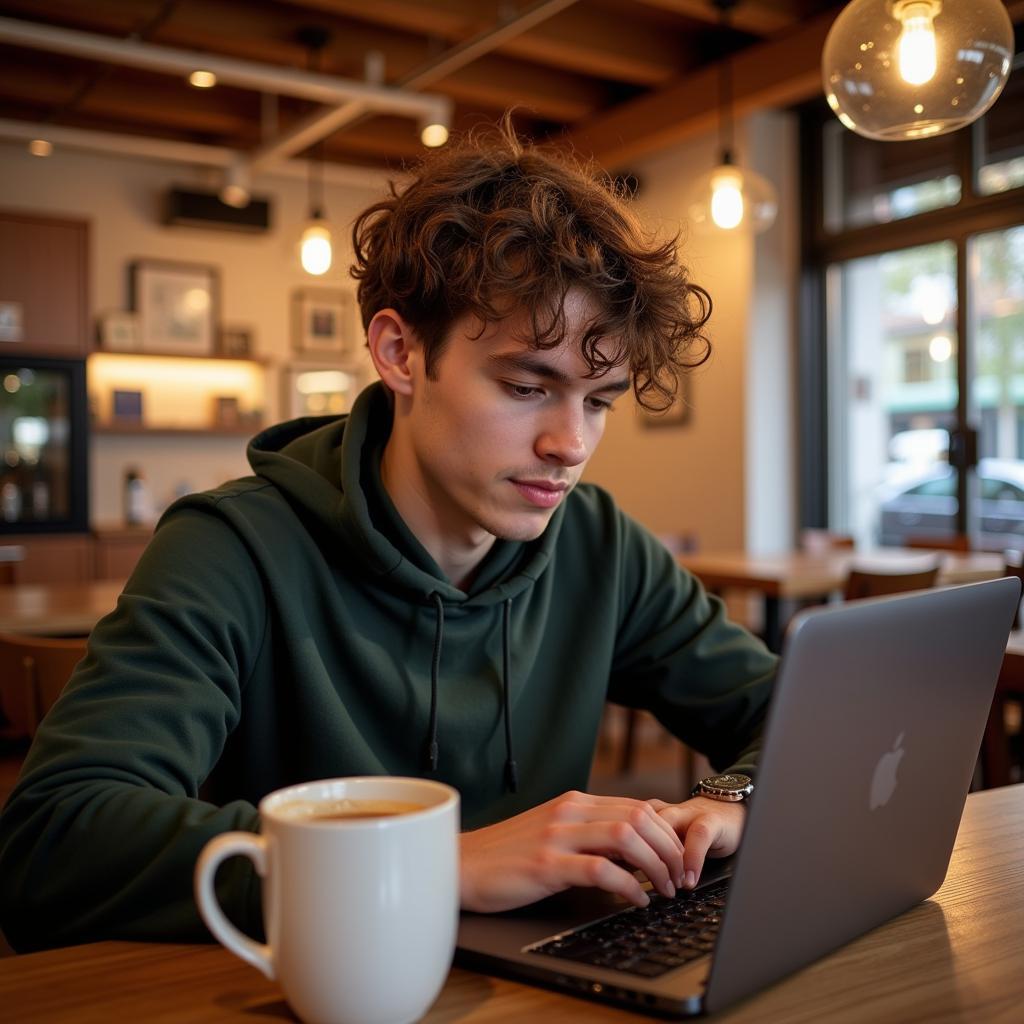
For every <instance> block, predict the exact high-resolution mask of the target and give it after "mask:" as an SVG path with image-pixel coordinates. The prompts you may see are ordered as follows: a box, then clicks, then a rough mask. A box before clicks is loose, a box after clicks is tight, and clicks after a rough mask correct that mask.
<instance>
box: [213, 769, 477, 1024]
mask: <svg viewBox="0 0 1024 1024" xmlns="http://www.w3.org/2000/svg"><path fill="white" fill-rule="evenodd" d="M349 800H352V801H389V802H394V801H398V802H401V803H410V804H416V805H419V806H420V807H421V808H422V809H421V810H415V811H412V812H408V813H401V814H394V815H388V816H381V817H367V818H348V819H345V818H340V819H324V818H317V817H316V816H315V814H316V810H317V805H323V807H324V808H329V807H330V806H332V805H337V804H339V803H341V802H344V801H349ZM259 811H260V823H261V824H260V828H261V833H260V834H259V835H256V834H254V833H251V832H227V833H225V834H224V835H221V836H218V837H217V838H216V839H212V840H211V841H210V842H209V843H207V844H206V846H205V848H204V849H203V852H202V853H201V854H200V856H199V860H198V861H197V863H196V873H195V893H196V902H197V904H198V905H199V912H200V913H201V914H202V917H203V920H204V921H205V922H206V924H207V926H208V927H209V929H210V931H211V932H212V933H213V934H214V936H215V937H216V938H217V939H218V940H219V941H220V942H222V943H223V944H224V945H225V946H226V947H227V948H228V949H229V950H231V952H232V953H234V954H235V955H236V956H239V957H241V958H242V959H243V960H245V961H247V962H248V963H250V964H252V965H253V966H254V967H256V968H258V969H259V970H261V971H262V972H263V973H264V974H265V975H266V976H267V977H268V978H271V979H276V980H277V981H278V982H279V983H280V985H281V988H282V989H283V990H284V994H285V997H286V998H287V1000H288V1002H289V1003H290V1004H291V1006H292V1008H293V1009H294V1010H295V1012H296V1013H297V1014H298V1015H299V1016H300V1017H301V1018H302V1019H303V1020H305V1021H310V1022H313V1024H406V1022H409V1021H413V1020H418V1019H419V1018H420V1017H422V1016H423V1014H425V1013H426V1012H427V1010H428V1009H429V1007H430V1005H431V1003H433V1001H434V1000H435V999H436V998H437V995H438V993H439V992H440V990H441V987H442V985H443V984H444V981H445V978H446V977H447V975H448V970H449V968H450V966H451V961H452V956H453V954H454V951H455V935H456V930H457V928H458V917H459V882H458V872H459V861H458V858H459V853H458V849H459V846H458V830H459V795H458V793H457V792H456V790H454V789H452V788H451V787H450V786H446V785H444V784H443V783H440V782H431V781H427V780H424V779H406V778H394V777H389V776H375V777H369V776H367V777H361V778H347V779H325V780H323V781H319V782H309V783H304V784H302V785H299V786H291V787H289V788H288V789H279V790H277V791H276V792H274V793H271V794H269V795H268V796H266V797H264V799H263V800H262V801H261V802H260V806H259ZM235 855H242V856H244V857H250V858H251V859H252V861H253V863H254V864H255V866H256V871H257V873H258V874H259V875H260V876H261V877H262V879H263V919H264V926H265V928H266V933H267V940H268V941H267V943H266V945H264V944H261V943H258V942H255V941H254V940H252V939H250V938H248V937H247V936H245V935H243V934H242V933H241V932H240V931H239V930H238V929H237V928H236V927H235V926H234V925H233V924H231V922H230V921H228V919H227V918H226V917H225V916H224V912H223V911H222V910H221V908H220V905H219V904H218V903H217V898H216V895H215V894H214V885H213V882H214V875H215V874H216V871H217V867H218V865H219V864H220V863H221V861H223V860H224V859H225V858H227V857H232V856H235Z"/></svg>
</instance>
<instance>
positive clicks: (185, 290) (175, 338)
mask: <svg viewBox="0 0 1024 1024" xmlns="http://www.w3.org/2000/svg"><path fill="white" fill-rule="evenodd" d="M129 269H130V278H129V281H130V287H129V292H130V306H131V309H132V311H133V312H134V313H136V314H138V318H139V347H138V351H140V352H153V353H159V354H161V355H172V356H173V355H178V356H209V355H213V354H214V344H215V341H216V325H217V322H218V318H219V310H220V275H219V272H218V270H217V268H216V267H212V266H207V265H205V264H201V263H181V262H176V261H172V260H153V259H142V260H135V261H133V262H132V263H131V264H130V267H129Z"/></svg>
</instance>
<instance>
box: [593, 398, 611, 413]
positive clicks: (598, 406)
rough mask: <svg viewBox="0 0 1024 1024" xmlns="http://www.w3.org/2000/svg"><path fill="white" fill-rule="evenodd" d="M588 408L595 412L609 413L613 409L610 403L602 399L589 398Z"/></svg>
mask: <svg viewBox="0 0 1024 1024" xmlns="http://www.w3.org/2000/svg"><path fill="white" fill-rule="evenodd" d="M588 401H589V402H590V408H591V409H594V410H595V411H597V412H611V411H612V409H613V408H614V407H613V405H612V403H611V402H609V401H607V400H606V399H604V398H590V399H588Z"/></svg>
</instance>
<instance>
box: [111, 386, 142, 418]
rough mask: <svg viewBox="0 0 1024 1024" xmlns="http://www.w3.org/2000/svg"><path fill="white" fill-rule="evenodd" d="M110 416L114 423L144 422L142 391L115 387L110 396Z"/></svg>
mask: <svg viewBox="0 0 1024 1024" xmlns="http://www.w3.org/2000/svg"><path fill="white" fill-rule="evenodd" d="M110 418H111V420H112V421H113V422H114V423H142V392H141V391H121V390H118V389H116V388H115V390H114V392H113V394H112V395H111V398H110Z"/></svg>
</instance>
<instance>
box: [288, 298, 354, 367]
mask: <svg viewBox="0 0 1024 1024" xmlns="http://www.w3.org/2000/svg"><path fill="white" fill-rule="evenodd" d="M354 314H355V298H354V297H353V295H352V294H351V292H347V291H344V290H343V289H341V288H300V289H298V290H296V292H295V293H294V295H293V297H292V348H293V349H294V350H295V351H296V352H301V353H303V354H306V355H317V356H333V357H335V358H337V359H347V358H350V357H351V356H352V354H353V353H354V351H355V344H354V337H353V335H354V324H353V321H354Z"/></svg>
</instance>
